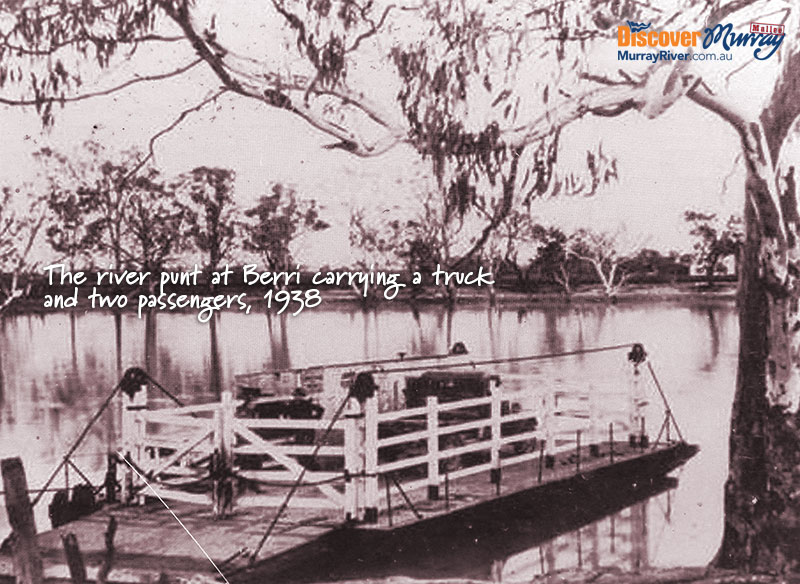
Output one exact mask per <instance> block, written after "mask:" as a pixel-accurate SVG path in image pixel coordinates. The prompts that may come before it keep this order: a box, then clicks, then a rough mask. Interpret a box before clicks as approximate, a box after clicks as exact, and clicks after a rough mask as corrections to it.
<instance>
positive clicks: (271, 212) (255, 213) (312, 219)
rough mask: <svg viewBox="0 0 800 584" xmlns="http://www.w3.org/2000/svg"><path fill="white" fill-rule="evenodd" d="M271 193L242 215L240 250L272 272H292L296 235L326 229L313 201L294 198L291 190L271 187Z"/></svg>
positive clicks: (277, 185) (295, 194)
mask: <svg viewBox="0 0 800 584" xmlns="http://www.w3.org/2000/svg"><path fill="white" fill-rule="evenodd" d="M271 190H272V194H271V195H263V196H262V197H260V199H259V201H258V203H257V204H256V205H255V206H253V207H251V208H250V209H247V210H246V211H245V212H244V215H245V217H247V218H248V219H249V221H248V222H246V223H244V225H243V229H244V237H245V239H244V248H245V249H246V250H248V251H251V252H253V253H256V254H258V255H260V256H261V257H262V258H263V260H264V261H265V262H266V265H267V266H269V269H270V270H272V271H276V272H277V271H285V270H290V269H292V267H291V264H292V252H291V250H290V244H291V243H292V242H293V241H294V240H295V239H296V238H297V237H299V236H300V235H302V234H304V233H308V232H312V231H321V230H323V229H327V228H328V227H329V224H328V223H326V222H325V221H324V220H322V219H321V218H320V216H319V207H318V206H317V203H316V201H314V200H311V201H305V200H302V199H300V198H299V197H298V195H297V192H296V191H295V189H293V188H292V187H288V186H285V185H283V184H281V183H275V184H273V185H272V189H271Z"/></svg>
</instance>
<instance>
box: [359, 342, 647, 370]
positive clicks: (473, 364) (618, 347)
mask: <svg viewBox="0 0 800 584" xmlns="http://www.w3.org/2000/svg"><path fill="white" fill-rule="evenodd" d="M633 344H635V343H625V344H623V345H610V346H608V347H595V348H593V349H578V350H575V351H563V352H560V353H546V354H544V355H526V356H523V357H502V358H498V359H481V360H478V361H462V362H460V363H441V364H435V365H426V366H423V367H400V368H397V369H371V370H368V371H367V372H368V373H409V372H413V371H431V370H434V371H441V370H442V369H456V368H459V367H477V366H479V365H498V364H503V363H520V362H522V361H540V360H542V359H557V358H559V357H572V356H575V355H588V354H590V353H603V352H608V351H619V350H621V349H628V350H630V348H631V345H633Z"/></svg>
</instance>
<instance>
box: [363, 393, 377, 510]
mask: <svg viewBox="0 0 800 584" xmlns="http://www.w3.org/2000/svg"><path fill="white" fill-rule="evenodd" d="M364 471H365V476H364V521H365V522H366V523H377V522H378V396H377V395H373V396H372V397H368V398H367V400H366V401H365V402H364Z"/></svg>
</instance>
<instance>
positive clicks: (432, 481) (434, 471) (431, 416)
mask: <svg viewBox="0 0 800 584" xmlns="http://www.w3.org/2000/svg"><path fill="white" fill-rule="evenodd" d="M425 405H426V407H427V408H428V411H427V424H426V427H427V430H428V500H429V501H438V500H439V400H438V398H437V397H436V396H435V395H429V396H428V398H427V400H426V402H425Z"/></svg>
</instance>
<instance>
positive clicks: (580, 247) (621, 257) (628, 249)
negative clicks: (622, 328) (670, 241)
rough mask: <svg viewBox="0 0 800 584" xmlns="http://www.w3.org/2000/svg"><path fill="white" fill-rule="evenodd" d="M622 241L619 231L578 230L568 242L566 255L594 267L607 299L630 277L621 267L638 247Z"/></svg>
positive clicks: (621, 234)
mask: <svg viewBox="0 0 800 584" xmlns="http://www.w3.org/2000/svg"><path fill="white" fill-rule="evenodd" d="M625 239H626V238H625V234H624V233H623V232H622V231H617V232H610V231H594V230H591V229H579V230H578V231H576V232H575V233H574V234H572V235H571V236H570V238H569V240H568V242H567V254H568V255H570V256H572V257H575V258H577V259H579V260H581V261H584V262H588V263H589V264H590V265H591V266H592V268H594V271H595V274H597V277H598V278H599V279H600V284H601V285H602V287H603V293H604V294H605V295H606V297H607V298H614V297H615V296H616V295H617V293H618V292H619V290H620V289H621V288H622V287H623V286H624V285H625V282H627V281H628V278H630V276H631V273H630V272H627V271H625V270H624V269H620V268H621V266H622V265H623V263H624V262H625V260H626V259H628V258H629V257H630V256H632V255H633V253H635V251H637V247H636V244H635V243H631V242H626V241H624V240H625Z"/></svg>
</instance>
